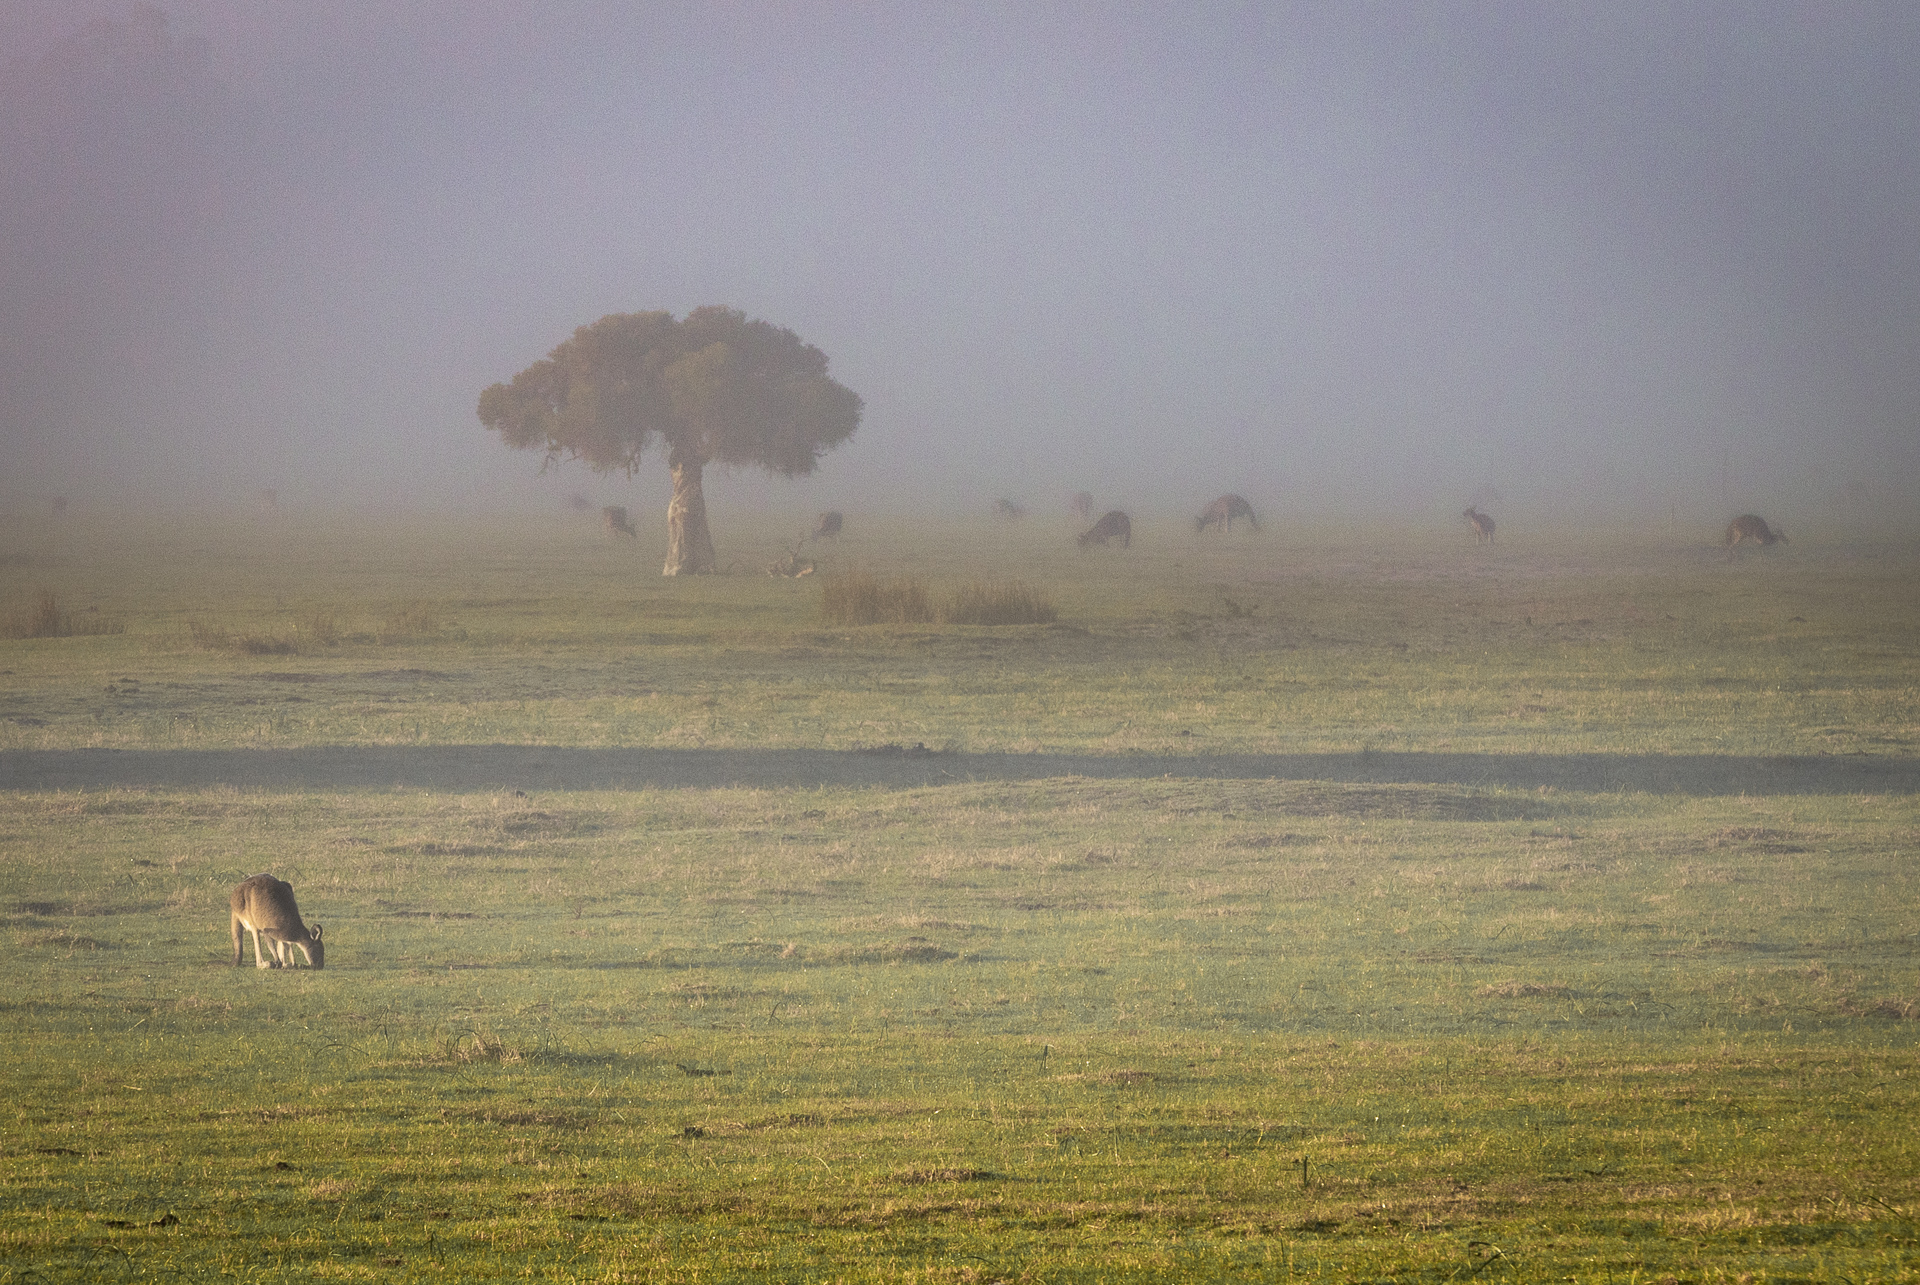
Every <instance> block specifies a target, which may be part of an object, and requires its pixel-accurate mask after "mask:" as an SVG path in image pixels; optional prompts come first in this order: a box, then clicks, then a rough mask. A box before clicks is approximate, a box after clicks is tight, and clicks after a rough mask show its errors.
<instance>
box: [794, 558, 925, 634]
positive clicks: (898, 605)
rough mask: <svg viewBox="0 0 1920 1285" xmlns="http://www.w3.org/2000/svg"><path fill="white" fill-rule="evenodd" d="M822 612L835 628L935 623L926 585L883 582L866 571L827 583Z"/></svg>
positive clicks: (902, 580) (907, 580) (903, 580)
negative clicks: (842, 626) (840, 626)
mask: <svg viewBox="0 0 1920 1285" xmlns="http://www.w3.org/2000/svg"><path fill="white" fill-rule="evenodd" d="M821 612H822V614H823V615H824V616H825V617H826V620H827V623H828V624H832V625H926V624H932V623H933V619H934V613H933V601H932V599H931V598H930V597H929V596H928V594H927V587H926V585H924V584H922V583H921V582H920V581H918V580H915V579H912V578H910V577H902V578H900V579H896V580H885V581H883V580H881V579H879V578H878V577H877V576H874V575H872V574H871V573H869V572H865V571H850V572H848V573H847V574H846V575H844V576H836V577H834V578H832V579H830V580H828V581H826V583H825V585H824V586H823V591H822V598H821Z"/></svg>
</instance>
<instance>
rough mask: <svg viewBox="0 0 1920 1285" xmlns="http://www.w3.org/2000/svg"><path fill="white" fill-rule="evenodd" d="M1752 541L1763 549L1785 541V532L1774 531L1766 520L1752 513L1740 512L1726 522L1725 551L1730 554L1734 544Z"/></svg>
mask: <svg viewBox="0 0 1920 1285" xmlns="http://www.w3.org/2000/svg"><path fill="white" fill-rule="evenodd" d="M1749 540H1751V541H1753V542H1754V543H1755V544H1757V545H1759V546H1760V547H1761V548H1763V549H1769V548H1772V547H1773V546H1774V545H1776V544H1785V543H1786V542H1787V537H1786V533H1785V532H1783V531H1775V530H1774V529H1773V528H1772V527H1770V526H1768V525H1767V520H1766V519H1765V518H1763V517H1759V516H1757V515H1756V514H1752V513H1742V514H1741V515H1740V516H1739V517H1737V518H1735V519H1734V520H1733V521H1732V522H1730V523H1728V524H1727V540H1726V544H1727V552H1728V554H1732V552H1733V548H1734V546H1735V545H1739V544H1745V543H1746V542H1747V541H1749Z"/></svg>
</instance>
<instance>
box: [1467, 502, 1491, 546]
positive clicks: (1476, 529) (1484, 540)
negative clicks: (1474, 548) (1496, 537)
mask: <svg viewBox="0 0 1920 1285" xmlns="http://www.w3.org/2000/svg"><path fill="white" fill-rule="evenodd" d="M1460 516H1461V517H1463V518H1465V519H1466V520H1467V522H1468V523H1469V524H1470V525H1471V526H1472V527H1473V537H1474V543H1476V544H1492V543H1493V519H1492V518H1490V517H1488V516H1487V515H1486V514H1484V513H1482V512H1481V511H1480V510H1479V509H1476V508H1474V507H1473V506H1472V505H1468V506H1467V511H1466V512H1465V513H1462V514H1461V515H1460Z"/></svg>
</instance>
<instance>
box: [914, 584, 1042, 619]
mask: <svg viewBox="0 0 1920 1285" xmlns="http://www.w3.org/2000/svg"><path fill="white" fill-rule="evenodd" d="M940 618H941V619H942V620H944V621H945V622H946V623H947V624H950V625H1050V624H1052V623H1053V622H1054V621H1055V620H1057V619H1059V618H1060V612H1059V609H1058V608H1056V607H1055V606H1054V605H1053V604H1052V603H1050V602H1048V601H1047V600H1046V599H1045V598H1042V597H1041V596H1040V595H1039V594H1038V593H1036V592H1035V591H1034V590H1033V589H1032V588H1031V587H1030V586H1028V585H1024V584H1022V583H1021V582H1020V581H1018V580H995V581H985V580H975V581H973V582H972V583H970V584H966V585H962V586H961V587H960V588H959V590H957V591H956V592H955V593H954V595H953V597H952V599H951V600H950V601H948V603H947V605H946V607H945V609H944V610H942V611H941V613H940Z"/></svg>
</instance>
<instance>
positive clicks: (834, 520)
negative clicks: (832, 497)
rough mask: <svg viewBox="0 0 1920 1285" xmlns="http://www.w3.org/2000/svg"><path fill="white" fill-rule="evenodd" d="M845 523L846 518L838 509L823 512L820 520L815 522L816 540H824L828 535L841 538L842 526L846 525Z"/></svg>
mask: <svg viewBox="0 0 1920 1285" xmlns="http://www.w3.org/2000/svg"><path fill="white" fill-rule="evenodd" d="M845 523H846V519H845V518H843V517H842V516H841V515H840V512H839V510H838V509H835V510H831V511H829V512H826V513H822V514H821V515H820V520H819V521H818V522H816V523H814V524H813V538H814V539H816V540H824V539H826V538H827V537H828V536H832V537H833V538H834V539H836V540H838V539H839V538H840V528H841V527H842V526H843V525H845Z"/></svg>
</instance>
